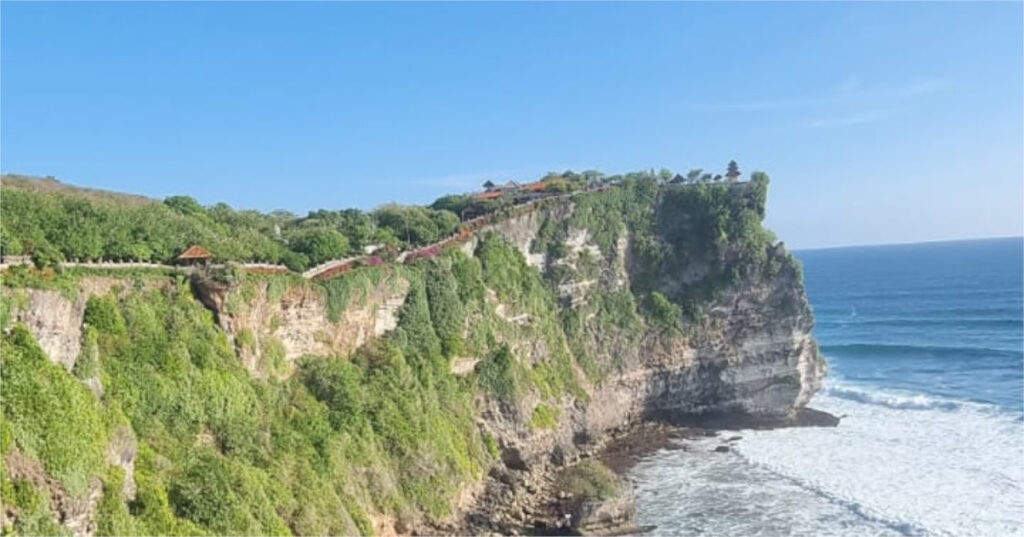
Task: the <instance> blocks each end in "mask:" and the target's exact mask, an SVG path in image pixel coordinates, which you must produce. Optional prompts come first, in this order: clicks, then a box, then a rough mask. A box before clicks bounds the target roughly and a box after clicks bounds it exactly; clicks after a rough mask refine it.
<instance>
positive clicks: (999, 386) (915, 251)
mask: <svg viewBox="0 0 1024 537" xmlns="http://www.w3.org/2000/svg"><path fill="white" fill-rule="evenodd" d="M796 255H797V256H798V258H799V259H800V260H801V261H802V262H803V265H804V281H805V285H806V288H807V295H808V298H809V299H810V302H811V305H812V307H813V308H814V315H815V318H816V321H817V326H816V328H815V336H816V337H817V339H818V342H819V344H820V345H821V352H822V353H823V354H824V355H825V356H826V358H827V359H828V361H829V365H830V367H831V375H830V376H832V377H833V378H834V379H841V380H843V381H848V382H849V383H850V384H851V385H855V386H862V387H877V388H885V389H893V390H900V391H906V392H911V393H919V394H924V395H931V396H936V397H938V398H942V399H949V400H952V401H972V402H977V403H984V404H991V405H996V406H998V407H1000V408H1002V409H1005V410H1008V411H1013V412H1016V413H1017V414H1018V415H1024V376H1022V357H1024V333H1022V327H1024V324H1022V323H1024V319H1022V311H1024V304H1022V300H1024V295H1022V289H1024V281H1022V274H1024V249H1022V242H1021V239H1019V238H1014V239H991V240H975V241H957V242H941V243H924V244H910V245H893V246H870V247H858V248H837V249H829V250H816V251H805V252H797V254H796Z"/></svg>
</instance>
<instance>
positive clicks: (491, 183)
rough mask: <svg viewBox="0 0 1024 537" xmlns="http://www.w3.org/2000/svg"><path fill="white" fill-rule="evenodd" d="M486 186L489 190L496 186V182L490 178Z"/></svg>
mask: <svg viewBox="0 0 1024 537" xmlns="http://www.w3.org/2000/svg"><path fill="white" fill-rule="evenodd" d="M484 188H486V189H487V190H490V189H492V188H494V182H493V181H490V180H488V181H487V182H486V183H484Z"/></svg>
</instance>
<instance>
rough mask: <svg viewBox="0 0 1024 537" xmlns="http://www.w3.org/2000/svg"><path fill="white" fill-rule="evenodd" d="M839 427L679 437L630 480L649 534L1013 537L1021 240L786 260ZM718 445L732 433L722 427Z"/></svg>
mask: <svg viewBox="0 0 1024 537" xmlns="http://www.w3.org/2000/svg"><path fill="white" fill-rule="evenodd" d="M795 255H796V256H797V258H799V259H800V261H801V262H802V263H803V265H804V276H805V283H806V287H807V293H808V297H809V299H810V302H811V306H812V307H813V309H814V313H815V318H816V326H815V336H816V337H817V340H818V343H819V344H820V346H821V351H822V353H823V354H824V356H825V357H826V359H827V360H828V362H829V368H830V370H829V376H828V379H827V380H826V383H825V386H824V388H823V389H822V391H821V392H819V393H818V394H817V395H816V396H815V397H814V399H813V400H812V401H811V404H810V406H811V407H813V408H818V409H821V410H825V411H828V412H831V413H832V414H835V415H837V416H842V421H841V423H840V425H839V426H838V427H836V428H793V429H779V430H774V431H739V432H737V433H735V435H738V436H741V437H742V438H741V439H739V440H736V441H734V442H732V443H731V446H732V450H731V451H730V452H728V453H714V452H712V449H713V447H714V446H716V445H720V444H721V443H722V438H721V437H720V438H713V439H707V440H701V441H693V440H688V441H685V442H684V446H685V449H684V450H678V449H677V450H662V451H659V452H658V453H655V454H652V455H650V456H648V457H646V458H645V459H643V460H642V461H640V462H639V463H638V464H637V465H636V466H635V467H634V468H633V469H632V470H631V471H630V474H629V477H630V479H631V480H633V482H634V484H635V486H636V491H637V522H638V523H639V524H653V525H656V526H657V527H658V529H657V530H655V533H657V534H662V535H715V536H720V535H743V536H756V535H764V536H776V535H814V536H831V535H835V536H847V535H848V536H870V535H880V536H881V535H894V536H900V535H904V536H918V535H921V536H930V535H936V536H946V535H949V536H972V537H973V536H979V537H997V536H1002V535H1024V378H1022V368H1024V363H1022V360H1024V348H1022V347H1024V345H1022V341H1024V334H1022V288H1024V284H1022V273H1024V249H1022V242H1021V239H991V240H974V241H957V242H942V243H924V244H909V245H892V246H870V247H851V248H836V249H828V250H813V251H810V250H809V251H802V252H795ZM723 436H726V437H727V436H731V434H730V433H726V434H724V435H723Z"/></svg>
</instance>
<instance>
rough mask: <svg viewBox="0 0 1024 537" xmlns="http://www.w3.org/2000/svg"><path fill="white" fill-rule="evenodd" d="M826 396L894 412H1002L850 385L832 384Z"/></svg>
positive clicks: (989, 406)
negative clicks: (876, 406)
mask: <svg viewBox="0 0 1024 537" xmlns="http://www.w3.org/2000/svg"><path fill="white" fill-rule="evenodd" d="M824 393H825V394H826V395H829V396H832V397H835V398H838V399H846V400H849V401H854V402H857V403H864V404H869V405H879V406H884V407H887V408H891V409H894V410H944V411H947V412H952V411H958V410H969V411H973V412H981V413H993V414H994V413H999V412H1000V410H999V408H998V407H996V406H994V405H986V404H983V403H975V402H971V401H959V400H956V399H947V398H943V397H936V396H931V395H924V394H919V393H910V392H902V391H897V390H881V389H865V388H859V387H856V386H852V385H848V384H839V383H831V384H829V385H827V386H826V387H825V389H824Z"/></svg>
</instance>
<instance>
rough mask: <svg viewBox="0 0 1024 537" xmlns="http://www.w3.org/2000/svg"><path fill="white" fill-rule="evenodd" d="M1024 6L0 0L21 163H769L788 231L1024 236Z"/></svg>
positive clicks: (343, 191)
mask: <svg viewBox="0 0 1024 537" xmlns="http://www.w3.org/2000/svg"><path fill="white" fill-rule="evenodd" d="M1022 19H1024V14H1022V4H1021V3H1020V2H1008V3H948V4H947V3H901V4H891V3H843V4H837V3H796V4H789V3H757V4H746V3H720V4H703V3H649V4H619V3H600V4H584V3H561V4H550V3H529V4H508V3H485V4H465V3H454V4H425V3H417V4H352V3H304V4H283V3H218V4H214V3H160V4H157V3H131V4H129V3H108V4H86V3H13V2H7V1H5V2H2V4H0V25H2V28H0V30H2V34H0V35H2V37H0V41H2V43H0V45H2V50H0V59H2V72H0V76H2V80H0V90H2V94H0V99H2V101H0V106H2V110H0V118H2V119H0V127H2V133H0V134H2V139H0V150H2V154H0V158H2V165H0V166H2V170H3V171H4V172H15V173H24V174H34V175H54V176H56V177H57V178H59V179H61V180H63V181H65V182H69V183H74V184H79V185H85V186H92V187H99V188H108V189H114V190H122V191H130V192H135V193H141V194H146V195H149V196H154V197H164V196H167V195H172V194H189V195H192V196H194V197H196V198H197V199H199V200H200V202H202V203H205V204H212V203H215V202H218V201H225V202H227V203H229V204H231V205H233V206H236V207H243V208H256V209H261V210H270V209H275V208H283V209H288V210H291V211H294V212H296V213H299V214H305V212H306V211H307V210H309V209H316V208H321V207H323V208H343V207H361V208H372V207H374V206H377V205H379V204H381V203H384V202H387V201H392V200H395V201H400V202H409V203H428V202H430V201H432V200H433V199H434V198H436V197H438V196H440V195H442V194H445V193H449V192H456V191H465V190H470V189H473V188H474V187H476V186H477V185H479V184H480V183H482V182H483V181H484V180H486V179H502V180H504V179H508V178H515V179H532V178H535V177H537V176H539V175H542V174H543V173H545V172H547V171H551V170H558V171H561V170H565V169H574V170H578V171H579V170H584V169H600V170H603V171H605V172H609V173H616V172H625V171H631V170H637V169H646V168H661V167H668V168H671V169H674V170H677V171H683V172H685V171H686V170H688V169H690V168H698V167H700V168H705V169H708V170H711V171H716V172H719V173H720V172H722V171H724V167H725V163H726V162H728V160H729V159H732V158H735V159H736V160H737V161H738V162H739V163H740V168H741V169H742V170H743V171H744V172H749V171H751V170H764V171H766V172H768V173H769V175H770V176H771V177H772V189H771V192H770V196H769V197H770V201H769V208H768V210H769V216H768V223H769V225H770V226H771V227H772V228H773V229H774V230H775V231H776V232H777V233H778V234H779V236H780V237H781V238H783V239H784V240H786V242H787V244H789V245H790V246H791V247H818V246H835V245H846V244H870V243H891V242H912V241H919V240H936V239H952V238H967V237H986V236H1006V235H1021V234H1022V232H1024V231H1022V226H1024V215H1022V211H1024V209H1022V205H1024V188H1022V183H1024V132H1022V131H1024V123H1022V122H1024V119H1022V117H1024V110H1022V100H1024V88H1022V84H1024V71H1022V65H1024V58H1022V46H1024V37H1022Z"/></svg>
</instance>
